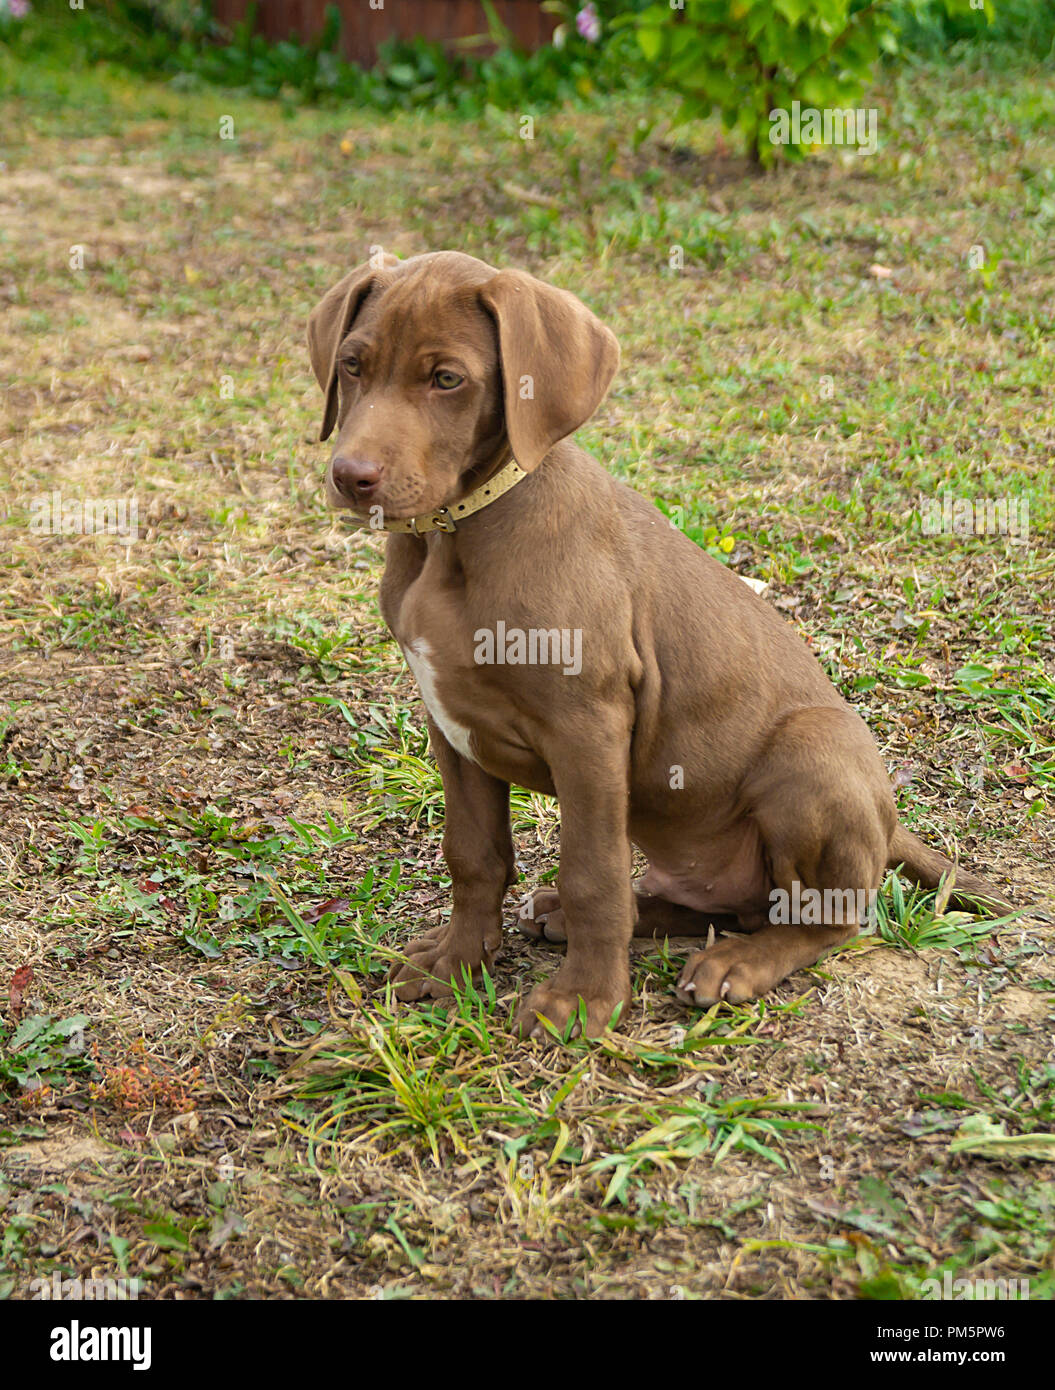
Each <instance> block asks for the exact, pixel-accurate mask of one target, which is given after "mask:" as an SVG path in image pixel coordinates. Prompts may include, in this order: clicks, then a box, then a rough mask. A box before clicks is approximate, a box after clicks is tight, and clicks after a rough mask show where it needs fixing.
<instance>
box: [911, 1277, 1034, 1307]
mask: <svg viewBox="0 0 1055 1390" xmlns="http://www.w3.org/2000/svg"><path fill="white" fill-rule="evenodd" d="M920 1297H921V1298H927V1299H941V1300H942V1301H943V1302H954V1301H958V1300H961V1299H969V1300H975V1299H978V1300H985V1301H987V1302H995V1301H1000V1302H1004V1301H1006V1300H1011V1299H1028V1298H1029V1280H1028V1279H1003V1278H1001V1279H963V1278H961V1279H954V1278H953V1277H952V1275H951V1274H950V1273H949V1271H948V1270H946V1271H945V1274H944V1275H943V1277H942V1278H941V1279H924V1280H923V1282H922V1284H921V1285H920Z"/></svg>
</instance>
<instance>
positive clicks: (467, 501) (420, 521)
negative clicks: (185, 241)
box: [382, 459, 527, 536]
mask: <svg viewBox="0 0 1055 1390" xmlns="http://www.w3.org/2000/svg"><path fill="white" fill-rule="evenodd" d="M526 477H527V474H526V473H525V472H524V470H523V469H522V468H521V466H520V464H519V463H517V461H516V459H510V460H509V462H508V463H507V464H506V465H505V467H504V468H500V469H499V470H498V472H497V473H495V474H494V476H493V477H491V478H488V479H487V481H486V482H484V483H481V484H480V486H479V487H475V488H473V490H472V492H470V493H469V495H468V496H467V497H463V498H462V500H461V501H460V502H455V503H454V505H453V506H451V507H437V508H436V510H435V511H434V512H424V513H423V514H422V515H421V516H408V517H399V518H396V519H394V520H392V521H385V522H383V523H382V529H383V530H385V531H401V532H404V533H407V532H409V533H410V534H411V535H413V536H422V535H424V534H425V532H426V531H454V530H456V529H457V528H456V526H455V522H457V521H464V520H465V518H466V517H467V516H472V514H473V512H479V511H482V510H483V508H484V507H489V506H490V505H491V503H492V502H497V501H498V499H499V498H500V497H502V496H504V494H505V493H507V492H508V491H509V489H510V488H514V487H516V485H517V483H519V482H520V480H521V478H526Z"/></svg>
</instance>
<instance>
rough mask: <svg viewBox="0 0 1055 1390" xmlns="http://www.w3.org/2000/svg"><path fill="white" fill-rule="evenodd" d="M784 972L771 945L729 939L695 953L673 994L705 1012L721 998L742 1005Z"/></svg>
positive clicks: (765, 989) (760, 992)
mask: <svg viewBox="0 0 1055 1390" xmlns="http://www.w3.org/2000/svg"><path fill="white" fill-rule="evenodd" d="M784 974H785V972H784V970H783V968H782V967H781V965H780V964H779V963H777V962H776V961H774V959H773V948H772V943H770V944H769V948H768V949H767V948H766V944H765V943H759V942H756V941H753V940H752V938H751V937H745V936H730V937H723V938H722V940H721V941H717V942H715V944H714V945H713V946H710V947H708V948H707V950H706V951H694V952H693V953H692V955H691V956H689V958H688V960H687V961H686V962H685V965H684V966H683V968H682V971H681V974H680V975H679V976H678V982H677V984H676V985H675V986H674V993H675V994H676V995H677V996H678V998H679V999H680V1000H681V1002H682V1003H683V1004H690V1005H693V1004H694V1005H695V1006H696V1007H697V1008H701V1009H705V1008H708V1007H709V1006H710V1005H711V1004H717V1003H718V1001H719V1000H720V999H724V1000H725V1001H726V1002H727V1003H729V1004H743V1003H744V1002H745V1000H748V999H757V998H758V996H759V995H760V994H765V992H766V991H767V990H769V989H772V988H773V986H774V985H775V984H777V983H779V981H781V980H782V979H783V978H784Z"/></svg>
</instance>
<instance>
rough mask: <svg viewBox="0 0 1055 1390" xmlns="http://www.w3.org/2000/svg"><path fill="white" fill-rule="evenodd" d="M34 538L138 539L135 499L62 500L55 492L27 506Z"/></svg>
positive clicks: (137, 500)
mask: <svg viewBox="0 0 1055 1390" xmlns="http://www.w3.org/2000/svg"><path fill="white" fill-rule="evenodd" d="M29 513H30V517H29V529H30V531H31V532H32V534H33V535H34V536H120V537H122V538H123V539H124V540H128V541H137V540H138V539H139V499H138V498H137V497H66V498H64V497H63V495H62V493H61V492H60V491H59V490H58V489H56V490H55V491H54V492H50V493H45V494H44V495H43V496H40V497H34V498H32V499H31V500H30V503H29Z"/></svg>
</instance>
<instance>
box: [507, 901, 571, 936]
mask: <svg viewBox="0 0 1055 1390" xmlns="http://www.w3.org/2000/svg"><path fill="white" fill-rule="evenodd" d="M516 925H517V930H518V931H519V932H520V933H521V934H522V935H524V936H526V937H527V938H528V940H529V941H550V942H552V943H553V944H554V945H559V944H562V943H563V942H565V941H567V939H568V933H567V930H566V929H565V926H564V910H563V908H562V907H561V905H560V896H559V895H558V894H557V893H554V892H553V890H552V889H550V888H539V889H537V890H536V891H535V892H534V893H531V894H530V895H529V896H528V898H527V899H526V901H525V902H524V903H523V904H522V906H521V908H520V910H519V912H518V913H517V922H516Z"/></svg>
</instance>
